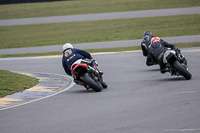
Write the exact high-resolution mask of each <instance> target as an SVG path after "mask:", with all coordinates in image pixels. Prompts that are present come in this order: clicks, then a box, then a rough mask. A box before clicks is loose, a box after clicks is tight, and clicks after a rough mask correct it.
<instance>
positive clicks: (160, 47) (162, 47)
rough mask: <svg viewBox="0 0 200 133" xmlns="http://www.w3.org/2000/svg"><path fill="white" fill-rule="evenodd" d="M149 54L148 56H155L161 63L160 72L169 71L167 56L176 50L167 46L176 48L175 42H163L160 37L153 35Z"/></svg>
mask: <svg viewBox="0 0 200 133" xmlns="http://www.w3.org/2000/svg"><path fill="white" fill-rule="evenodd" d="M148 48H149V56H148V57H147V58H154V59H156V61H157V62H158V64H159V65H160V72H161V73H165V72H167V71H168V68H166V64H167V61H166V58H167V56H168V55H169V53H170V52H174V54H175V51H173V50H167V49H166V48H171V49H175V46H174V45H173V44H169V43H163V42H162V41H161V39H160V38H159V37H156V36H153V37H152V38H151V44H150V45H149V47H148ZM147 60H149V59H147Z"/></svg>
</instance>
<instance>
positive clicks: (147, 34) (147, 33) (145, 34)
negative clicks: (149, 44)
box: [143, 31, 152, 36]
mask: <svg viewBox="0 0 200 133" xmlns="http://www.w3.org/2000/svg"><path fill="white" fill-rule="evenodd" d="M143 36H152V33H151V31H146V32H144V34H143Z"/></svg>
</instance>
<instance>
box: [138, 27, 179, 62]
mask: <svg viewBox="0 0 200 133" xmlns="http://www.w3.org/2000/svg"><path fill="white" fill-rule="evenodd" d="M154 37H155V36H153V35H152V33H151V32H150V31H145V32H144V34H143V40H142V42H141V49H142V52H143V56H146V57H147V60H146V65H147V66H152V65H155V64H158V62H157V60H156V59H155V58H154V57H152V56H151V58H150V57H149V45H151V40H152V38H154ZM160 42H161V43H162V44H163V45H164V46H170V47H172V49H174V48H175V46H174V45H173V44H169V43H167V42H166V41H164V40H163V39H160Z"/></svg>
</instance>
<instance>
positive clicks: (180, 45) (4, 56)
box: [0, 42, 200, 58]
mask: <svg viewBox="0 0 200 133" xmlns="http://www.w3.org/2000/svg"><path fill="white" fill-rule="evenodd" d="M174 45H175V46H176V48H189V47H200V42H193V43H177V44H174ZM84 50H85V51H87V52H89V53H98V52H120V51H133V50H141V47H140V46H133V47H117V48H103V49H84ZM52 55H62V51H60V52H48V53H30V54H13V55H0V58H11V57H31V56H52Z"/></svg>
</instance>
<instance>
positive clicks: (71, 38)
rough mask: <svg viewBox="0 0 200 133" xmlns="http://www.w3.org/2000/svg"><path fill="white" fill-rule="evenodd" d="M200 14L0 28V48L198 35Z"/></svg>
mask: <svg viewBox="0 0 200 133" xmlns="http://www.w3.org/2000/svg"><path fill="white" fill-rule="evenodd" d="M199 20H200V14H192V15H178V16H164V17H150V18H129V19H114V20H99V21H85V22H70V23H52V24H35V25H21V26H4V27H0V31H1V32H0V36H1V39H0V49H5V48H19V47H34V46H47V45H60V44H64V43H66V42H70V43H72V44H74V43H86V42H103V41H117V40H132V39H141V38H142V35H143V32H144V31H146V30H150V31H152V33H153V34H154V35H157V36H160V37H169V36H184V35H199V34H200V23H199Z"/></svg>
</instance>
